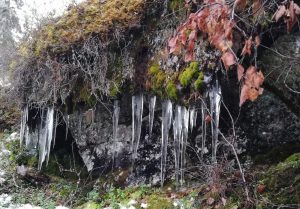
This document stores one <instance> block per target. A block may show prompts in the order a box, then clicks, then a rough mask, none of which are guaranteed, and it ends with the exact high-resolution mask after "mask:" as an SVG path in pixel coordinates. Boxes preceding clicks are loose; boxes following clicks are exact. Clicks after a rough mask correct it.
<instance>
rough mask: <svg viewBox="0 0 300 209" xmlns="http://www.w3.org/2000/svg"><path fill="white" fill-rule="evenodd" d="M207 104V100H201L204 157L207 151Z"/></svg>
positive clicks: (202, 149)
mask: <svg viewBox="0 0 300 209" xmlns="http://www.w3.org/2000/svg"><path fill="white" fill-rule="evenodd" d="M206 108H207V106H206V105H205V100H203V101H202V102H201V129H202V137H201V138H202V139H201V157H202V158H203V155H204V154H205V153H206V147H205V143H206V121H205V117H206V114H207V111H206Z"/></svg>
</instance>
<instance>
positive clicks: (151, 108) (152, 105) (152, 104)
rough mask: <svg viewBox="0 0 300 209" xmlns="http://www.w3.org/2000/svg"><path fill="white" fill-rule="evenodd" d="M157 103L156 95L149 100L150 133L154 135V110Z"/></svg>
mask: <svg viewBox="0 0 300 209" xmlns="http://www.w3.org/2000/svg"><path fill="white" fill-rule="evenodd" d="M155 105H156V96H151V97H150V101H149V135H150V136H151V135H152V129H153V121H154V110H155Z"/></svg>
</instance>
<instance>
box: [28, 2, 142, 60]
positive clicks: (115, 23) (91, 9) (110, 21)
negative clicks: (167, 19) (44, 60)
mask: <svg viewBox="0 0 300 209" xmlns="http://www.w3.org/2000/svg"><path fill="white" fill-rule="evenodd" d="M144 5H145V1H144V0H123V1H119V0H110V1H104V2H103V3H99V0H87V1H85V2H83V3H81V4H79V5H78V6H74V7H73V8H71V9H70V10H69V11H68V13H67V14H66V15H64V16H63V17H61V18H59V19H58V20H55V21H52V22H50V23H49V24H48V25H46V26H44V27H42V28H41V29H39V31H38V33H37V35H36V37H35V47H33V52H34V53H35V55H36V56H41V55H42V54H43V52H45V51H47V50H49V49H48V48H49V47H51V52H54V50H55V52H62V51H66V50H68V49H69V48H70V46H71V45H72V44H78V43H79V42H81V41H82V40H86V39H88V38H89V37H90V36H91V34H99V35H100V36H103V37H106V35H108V33H109V32H111V29H120V30H121V29H123V28H126V27H128V26H129V25H134V24H136V23H137V22H139V20H140V14H141V13H142V11H143V9H144ZM107 37H108V36H107Z"/></svg>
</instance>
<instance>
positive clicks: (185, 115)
mask: <svg viewBox="0 0 300 209" xmlns="http://www.w3.org/2000/svg"><path fill="white" fill-rule="evenodd" d="M181 114H182V137H181V156H180V158H181V159H180V161H181V162H180V171H181V174H180V177H181V179H180V184H181V185H182V184H183V182H184V170H185V163H186V162H185V153H186V145H187V139H188V133H189V111H188V110H187V109H186V108H185V107H181Z"/></svg>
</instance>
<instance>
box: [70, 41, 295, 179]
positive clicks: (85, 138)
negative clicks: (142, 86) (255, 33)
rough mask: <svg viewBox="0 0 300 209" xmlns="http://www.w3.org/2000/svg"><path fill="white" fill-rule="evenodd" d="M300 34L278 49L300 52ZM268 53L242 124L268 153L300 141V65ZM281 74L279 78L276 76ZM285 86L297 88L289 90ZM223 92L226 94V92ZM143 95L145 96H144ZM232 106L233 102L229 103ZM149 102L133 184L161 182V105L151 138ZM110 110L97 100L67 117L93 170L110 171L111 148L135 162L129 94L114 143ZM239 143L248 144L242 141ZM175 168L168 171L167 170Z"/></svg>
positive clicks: (253, 147)
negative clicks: (261, 88) (260, 87)
mask: <svg viewBox="0 0 300 209" xmlns="http://www.w3.org/2000/svg"><path fill="white" fill-rule="evenodd" d="M298 37H299V36H293V35H287V36H284V37H282V38H280V39H279V40H278V41H277V42H276V43H275V45H274V46H276V48H278V49H281V50H283V51H282V52H280V53H282V54H284V53H285V54H286V56H292V55H293V56H294V55H295V54H296V55H297V53H299V44H298V45H297V43H298ZM274 49H275V47H274ZM270 53H271V52H265V53H264V55H263V56H262V58H261V64H263V67H262V68H263V69H264V70H265V71H266V74H268V73H271V74H273V76H268V77H267V79H266V86H265V92H264V94H263V95H262V96H261V97H260V98H259V99H258V100H257V101H255V102H253V103H250V102H248V103H246V104H245V105H244V106H243V107H242V109H241V112H240V116H239V123H238V124H239V127H240V128H241V130H242V132H243V134H244V135H245V136H246V138H247V139H248V140H247V141H248V144H247V150H246V152H248V153H259V152H265V151H267V150H269V149H271V148H273V147H276V146H280V145H281V144H286V143H300V138H299V136H300V120H299V112H297V111H295V110H297V108H299V104H300V103H299V101H300V100H299V94H298V93H296V92H295V91H297V90H299V84H300V80H299V79H300V77H299V73H300V68H299V66H298V65H295V66H291V65H290V64H289V63H288V62H289V61H288V60H285V59H284V58H281V57H278V55H277V54H274V53H273V54H270ZM288 53H290V55H289V54H288ZM299 56H300V55H299ZM279 63H280V64H282V65H283V66H291V67H292V69H293V70H292V71H289V70H288V71H284V68H283V67H280V69H278V68H279V67H278V66H279ZM282 71H283V72H284V73H285V76H287V77H286V79H285V76H283V77H279V78H278V77H276V76H275V74H276V75H277V76H279V75H280V73H281V72H282ZM277 78H278V81H275V79H277ZM284 80H285V81H284ZM286 85H288V86H289V87H290V88H293V89H294V90H295V91H291V89H289V88H287V87H286ZM224 89H225V88H224ZM274 89H275V90H274ZM223 91H224V90H223ZM225 91H226V89H225ZM224 95H226V92H225V94H224ZM145 98H147V97H146V96H145ZM236 104H238V102H236ZM158 106H160V105H158ZM229 106H233V105H231V104H229ZM147 107H148V103H147V101H146V102H145V104H144V114H143V124H142V133H141V139H140V141H141V143H140V147H139V149H138V160H137V161H136V163H135V166H134V167H135V176H136V177H138V178H135V179H134V181H133V182H134V183H136V182H144V183H145V182H147V183H158V181H159V172H160V148H161V147H160V146H161V145H160V144H161V143H160V140H161V132H160V129H161V120H160V118H159V117H160V115H161V110H160V108H159V107H158V108H156V112H155V116H156V117H155V120H154V128H153V135H152V136H151V138H150V137H149V134H148V129H149V123H148V109H147ZM222 111H223V112H222V113H221V114H223V116H224V115H225V114H226V113H225V111H224V109H223V110H222ZM112 112H113V105H112V103H111V102H108V103H107V104H99V105H97V106H96V107H95V108H94V109H90V110H87V109H84V107H83V108H79V109H77V110H76V111H75V112H74V113H73V114H72V115H70V116H69V129H70V130H71V133H72V136H73V137H74V138H75V140H76V143H77V146H78V148H79V151H80V154H81V156H82V158H83V160H84V162H85V164H86V166H87V168H88V169H89V170H93V171H94V172H95V173H101V172H107V171H109V170H110V169H111V168H112V156H113V151H115V152H116V153H117V155H116V159H115V161H114V167H115V168H123V169H124V168H128V167H130V166H131V140H132V126H131V125H132V124H131V123H132V121H131V117H132V116H131V96H130V95H123V97H122V98H121V100H120V118H119V126H118V135H117V142H116V145H114V144H113V124H112ZM223 116H222V115H221V127H222V126H226V125H224V124H225V123H228V121H227V122H226V121H225V120H227V119H225V120H224V119H223V120H222V118H226V116H224V117H223ZM198 120H199V118H198ZM198 124H199V123H198ZM209 130H210V129H209V127H208V132H210V131H209ZM196 132H197V131H196ZM200 134H201V130H200V129H198V132H197V133H193V135H194V136H195V137H196V138H197V137H198V138H199V137H200V136H199V135H200ZM171 137H172V136H171ZM190 140H191V141H193V140H192V139H190ZM169 141H171V139H169ZM242 141H243V140H242ZM241 143H244V141H243V142H241ZM169 146H171V145H169ZM208 146H209V144H208ZM171 150H172V149H169V152H170V153H169V156H168V158H169V159H168V162H169V166H168V170H169V171H170V169H173V168H172V167H173V163H172V158H173V156H172V154H171ZM171 173H172V172H169V174H171ZM169 177H170V176H169Z"/></svg>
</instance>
